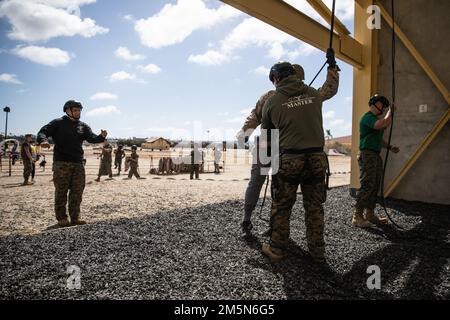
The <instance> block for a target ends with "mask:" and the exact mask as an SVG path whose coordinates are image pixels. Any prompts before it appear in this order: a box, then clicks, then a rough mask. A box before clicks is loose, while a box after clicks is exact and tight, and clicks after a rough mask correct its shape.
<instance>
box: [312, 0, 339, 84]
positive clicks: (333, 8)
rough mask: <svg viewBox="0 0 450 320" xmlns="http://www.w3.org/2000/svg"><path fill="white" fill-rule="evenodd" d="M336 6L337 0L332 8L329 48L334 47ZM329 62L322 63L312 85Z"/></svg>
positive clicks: (334, 0)
mask: <svg viewBox="0 0 450 320" xmlns="http://www.w3.org/2000/svg"><path fill="white" fill-rule="evenodd" d="M335 7H336V0H333V5H332V9H331V25H330V27H331V28H330V46H329V48H333V34H334V12H335ZM326 64H327V61H325V63H324V64H323V65H322V68H320V70H319V72H317V73H316V75H315V76H314V78H313V79H312V80H311V82H310V83H309V86H311V85H312V84H313V82H314V80H316V78H317V77H318V76H319V74H320V73H321V72H322V70H323V68H325V66H326Z"/></svg>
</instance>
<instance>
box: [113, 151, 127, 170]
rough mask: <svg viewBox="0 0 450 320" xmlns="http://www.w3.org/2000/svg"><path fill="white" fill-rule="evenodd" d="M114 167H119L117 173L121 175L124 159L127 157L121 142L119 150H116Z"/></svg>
mask: <svg viewBox="0 0 450 320" xmlns="http://www.w3.org/2000/svg"><path fill="white" fill-rule="evenodd" d="M114 154H115V155H114V169H117V170H118V172H117V175H118V176H120V171H122V159H123V158H125V151H124V150H123V145H122V144H119V146H118V147H117V150H114Z"/></svg>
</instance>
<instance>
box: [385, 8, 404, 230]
mask: <svg viewBox="0 0 450 320" xmlns="http://www.w3.org/2000/svg"><path fill="white" fill-rule="evenodd" d="M391 16H392V56H391V64H392V84H391V85H392V105H393V106H394V107H391V110H390V111H391V117H392V121H391V127H390V129H389V138H388V142H387V150H386V156H385V158H384V166H383V175H382V176H381V205H382V206H383V209H384V213H385V214H386V216H387V217H388V219H389V220H390V221H391V222H392V224H393V225H394V226H395V227H397V228H398V229H402V230H405V228H403V227H402V226H400V225H398V224H397V223H396V222H395V221H394V220H393V219H392V218H391V216H390V215H389V213H388V211H387V208H386V202H385V198H384V177H385V175H386V167H387V163H388V159H389V151H390V145H391V138H392V129H393V127H394V111H393V109H394V108H395V12H394V0H391Z"/></svg>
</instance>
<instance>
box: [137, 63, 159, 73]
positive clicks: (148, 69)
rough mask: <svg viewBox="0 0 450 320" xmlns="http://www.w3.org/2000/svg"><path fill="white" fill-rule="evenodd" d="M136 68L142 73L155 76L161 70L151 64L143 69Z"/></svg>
mask: <svg viewBox="0 0 450 320" xmlns="http://www.w3.org/2000/svg"><path fill="white" fill-rule="evenodd" d="M138 68H139V70H141V71H142V72H144V73H150V74H157V73H160V72H161V68H160V67H158V66H157V65H156V64H153V63H150V64H148V65H146V66H145V67H143V66H139V67H138Z"/></svg>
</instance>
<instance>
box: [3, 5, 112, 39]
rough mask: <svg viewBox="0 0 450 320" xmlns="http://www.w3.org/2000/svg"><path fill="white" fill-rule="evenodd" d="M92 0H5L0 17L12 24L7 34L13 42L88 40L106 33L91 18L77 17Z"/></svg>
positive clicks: (107, 30) (106, 30)
mask: <svg viewBox="0 0 450 320" xmlns="http://www.w3.org/2000/svg"><path fill="white" fill-rule="evenodd" d="M92 3H95V0H73V1H69V0H33V1H31V0H4V1H2V2H0V18H3V17H6V18H7V19H8V21H9V23H10V24H11V30H10V31H9V32H8V33H7V36H8V38H10V39H12V40H21V41H26V42H35V41H47V40H49V39H51V38H55V37H60V36H67V37H71V36H75V35H79V36H82V37H86V38H90V37H93V36H95V35H97V34H104V33H107V32H109V29H107V28H104V27H100V26H98V25H97V24H96V22H95V21H94V20H92V19H90V18H84V19H81V18H80V6H83V5H87V4H92Z"/></svg>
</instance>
